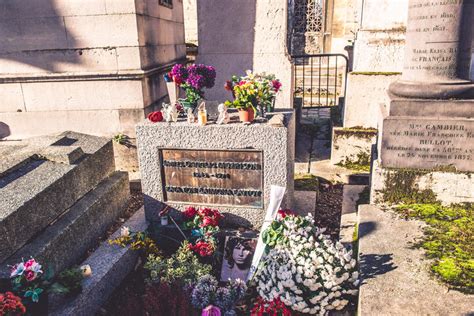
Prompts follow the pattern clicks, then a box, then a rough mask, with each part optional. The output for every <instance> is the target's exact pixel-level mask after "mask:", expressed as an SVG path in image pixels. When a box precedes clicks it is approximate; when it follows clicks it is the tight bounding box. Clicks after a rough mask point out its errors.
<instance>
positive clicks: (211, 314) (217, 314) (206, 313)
mask: <svg viewBox="0 0 474 316" xmlns="http://www.w3.org/2000/svg"><path fill="white" fill-rule="evenodd" d="M201 316H221V310H220V309H219V307H217V306H213V305H209V306H208V307H206V308H205V309H203V310H202V314H201Z"/></svg>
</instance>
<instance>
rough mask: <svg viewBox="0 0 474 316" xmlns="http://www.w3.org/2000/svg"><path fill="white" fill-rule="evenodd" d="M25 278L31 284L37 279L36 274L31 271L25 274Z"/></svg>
mask: <svg viewBox="0 0 474 316" xmlns="http://www.w3.org/2000/svg"><path fill="white" fill-rule="evenodd" d="M25 278H26V280H27V281H29V282H31V281H33V280H34V279H36V273H34V272H33V271H31V270H28V271H26V272H25Z"/></svg>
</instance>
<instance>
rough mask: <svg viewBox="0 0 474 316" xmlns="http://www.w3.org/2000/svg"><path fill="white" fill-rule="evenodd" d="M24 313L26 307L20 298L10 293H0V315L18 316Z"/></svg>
mask: <svg viewBox="0 0 474 316" xmlns="http://www.w3.org/2000/svg"><path fill="white" fill-rule="evenodd" d="M25 313H26V307H25V305H23V303H22V302H21V298H19V297H18V296H16V295H15V294H13V293H12V292H5V293H0V315H2V316H3V315H6V316H18V315H24V314H25Z"/></svg>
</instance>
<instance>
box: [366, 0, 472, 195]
mask: <svg viewBox="0 0 474 316" xmlns="http://www.w3.org/2000/svg"><path fill="white" fill-rule="evenodd" d="M473 7H474V3H473V2H472V1H464V2H462V1H436V2H433V1H428V0H410V2H409V21H408V29H407V47H406V54H405V63H404V70H403V74H402V77H401V79H400V80H399V81H396V82H395V83H393V84H392V85H391V86H390V89H389V90H390V94H391V98H392V101H391V104H390V109H389V111H388V116H387V117H385V118H384V120H383V127H382V131H381V132H382V133H381V136H379V153H378V160H377V161H376V162H375V163H374V165H373V169H372V196H373V197H377V196H378V197H379V199H378V200H379V201H381V202H384V201H388V202H390V203H401V202H406V203H407V202H434V201H436V200H437V201H441V202H443V203H459V202H472V201H474V191H473V190H472V188H473V187H474V180H472V179H471V173H472V172H473V171H474V142H473V140H474V119H473V117H472V113H473V110H474V100H473V99H472V98H474V94H473V92H474V84H473V83H472V82H471V81H470V80H469V64H470V61H469V57H470V56H468V54H467V50H469V51H470V46H471V44H472V32H471V31H472V13H473Z"/></svg>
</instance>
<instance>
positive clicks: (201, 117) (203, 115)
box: [198, 110, 207, 125]
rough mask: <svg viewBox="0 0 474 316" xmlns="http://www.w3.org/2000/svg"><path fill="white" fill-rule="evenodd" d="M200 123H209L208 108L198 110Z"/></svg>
mask: <svg viewBox="0 0 474 316" xmlns="http://www.w3.org/2000/svg"><path fill="white" fill-rule="evenodd" d="M198 123H199V125H206V124H207V112H206V110H199V112H198Z"/></svg>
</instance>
